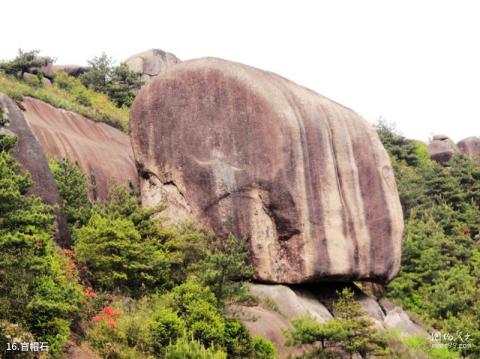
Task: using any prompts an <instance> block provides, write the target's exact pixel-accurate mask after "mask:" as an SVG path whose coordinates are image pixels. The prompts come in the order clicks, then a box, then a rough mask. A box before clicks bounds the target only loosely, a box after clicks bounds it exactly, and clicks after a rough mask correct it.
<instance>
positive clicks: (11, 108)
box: [0, 93, 70, 246]
mask: <svg viewBox="0 0 480 359" xmlns="http://www.w3.org/2000/svg"><path fill="white" fill-rule="evenodd" d="M0 106H1V107H2V108H3V112H4V115H5V116H6V117H7V118H8V120H9V123H8V125H7V126H6V127H5V129H4V131H5V133H6V134H13V135H15V136H16V137H17V146H16V148H15V150H14V152H13V155H14V157H15V158H16V159H17V161H18V162H20V164H21V165H22V166H23V168H24V169H25V170H27V171H28V172H30V174H31V176H32V180H33V186H32V187H31V188H30V191H29V192H30V194H32V195H36V196H38V197H40V198H41V199H42V200H43V201H44V202H45V203H47V204H50V205H57V206H61V204H62V200H61V198H60V195H59V194H58V190H57V185H56V182H55V179H54V178H53V175H52V173H51V172H50V168H49V166H48V161H47V158H46V156H45V154H44V153H43V150H42V146H41V145H40V144H39V143H38V141H37V139H36V138H35V135H34V134H33V132H32V130H31V128H30V126H29V125H28V123H27V121H26V120H25V118H24V115H23V112H22V111H21V110H20V108H18V106H17V104H16V103H15V102H14V101H12V100H11V99H10V98H9V97H8V96H6V95H4V94H2V93H0ZM55 214H56V217H57V220H56V222H57V231H56V238H55V239H56V241H57V243H59V244H60V245H62V246H68V245H70V235H69V233H68V228H67V222H66V220H65V217H64V215H63V214H62V212H61V211H60V210H57V211H56V213H55Z"/></svg>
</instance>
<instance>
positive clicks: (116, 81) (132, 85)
mask: <svg viewBox="0 0 480 359" xmlns="http://www.w3.org/2000/svg"><path fill="white" fill-rule="evenodd" d="M141 86H142V80H141V79H140V76H139V75H138V74H137V73H136V72H133V71H131V70H130V69H129V68H128V66H127V65H126V64H123V63H122V64H120V65H119V66H116V67H115V68H114V69H113V73H112V80H111V82H110V84H109V86H108V90H107V94H108V97H110V99H111V100H112V101H113V102H114V103H115V104H116V105H117V106H118V107H122V106H126V107H130V106H131V105H132V103H133V100H134V99H135V94H136V91H137V90H138V89H139V88H140V87H141Z"/></svg>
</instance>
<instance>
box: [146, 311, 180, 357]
mask: <svg viewBox="0 0 480 359" xmlns="http://www.w3.org/2000/svg"><path fill="white" fill-rule="evenodd" d="M150 330H151V332H152V335H151V338H152V346H153V349H154V351H155V352H156V353H163V352H164V349H165V347H167V346H168V345H169V344H170V343H175V342H176V341H177V339H178V338H180V337H181V336H182V334H183V333H184V332H185V322H184V321H183V320H182V319H181V318H179V317H178V315H177V313H175V312H174V311H173V310H171V309H169V308H163V309H160V310H158V311H156V312H155V313H154V315H153V324H152V325H151V329H150Z"/></svg>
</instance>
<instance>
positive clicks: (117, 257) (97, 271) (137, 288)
mask: <svg viewBox="0 0 480 359" xmlns="http://www.w3.org/2000/svg"><path fill="white" fill-rule="evenodd" d="M74 238H75V250H76V252H77V262H78V263H79V264H80V265H81V266H84V267H85V269H86V272H85V274H86V277H87V278H88V279H89V280H90V281H91V282H92V284H94V287H97V288H101V289H103V290H114V289H120V290H122V291H124V292H125V293H130V294H131V295H134V296H139V295H141V294H142V293H143V292H145V290H148V289H155V288H156V289H162V288H163V287H165V286H166V285H167V284H168V282H169V278H168V273H169V267H168V260H167V258H166V255H165V253H164V252H163V251H162V250H161V248H159V246H158V245H156V244H155V243H154V242H151V241H148V240H146V239H142V237H141V235H140V233H139V231H138V230H137V229H136V228H135V224H134V223H133V222H132V221H131V220H130V219H128V218H114V217H112V216H105V215H102V214H100V213H94V214H93V215H92V217H91V218H90V220H89V221H88V223H87V225H85V226H83V227H80V228H78V229H75V230H74Z"/></svg>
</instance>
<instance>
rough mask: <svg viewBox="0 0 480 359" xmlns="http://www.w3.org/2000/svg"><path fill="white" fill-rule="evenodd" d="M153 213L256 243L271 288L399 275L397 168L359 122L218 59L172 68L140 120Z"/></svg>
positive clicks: (139, 107) (291, 87)
mask: <svg viewBox="0 0 480 359" xmlns="http://www.w3.org/2000/svg"><path fill="white" fill-rule="evenodd" d="M130 116H131V136H132V145H133V149H134V155H135V159H136V162H137V164H138V167H139V168H140V171H141V174H142V181H141V195H142V202H143V204H144V205H145V206H154V205H156V204H158V203H159V202H163V203H166V204H167V205H168V209H167V211H166V212H164V215H166V216H169V217H171V218H173V219H174V220H176V221H177V222H179V221H182V220H192V219H193V220H196V221H199V222H200V223H201V224H203V225H205V226H208V227H210V228H212V229H213V230H214V231H215V233H216V234H217V235H219V236H222V237H223V236H226V235H228V234H229V233H233V234H235V235H236V236H238V237H241V238H244V239H245V240H246V243H247V246H248V249H249V252H250V260H251V263H252V264H253V266H254V268H255V278H256V279H257V280H259V281H264V282H271V283H306V282H318V281H335V280H353V279H364V280H371V281H376V282H382V283H383V282H387V281H389V280H391V279H392V278H393V277H394V276H395V275H396V273H397V272H398V269H399V265H400V242H401V236H402V231H403V217H402V209H401V206H400V201H399V198H398V194H397V188H396V184H395V180H394V177H393V171H392V168H391V165H390V162H389V158H388V156H387V153H386V152H385V149H384V148H383V146H382V144H381V142H380V140H379V139H378V136H377V134H376V132H375V130H374V129H373V128H372V126H371V125H370V124H369V123H367V122H366V121H365V120H364V119H362V118H361V117H360V116H359V115H358V114H356V113H355V112H354V111H352V110H350V109H348V108H346V107H344V106H342V105H339V104H337V103H335V102H334V101H331V100H329V99H328V98H326V97H323V96H321V95H319V94H317V93H315V92H313V91H311V90H309V89H307V88H304V87H302V86H299V85H297V84H295V83H293V82H291V81H289V80H287V79H285V78H283V77H281V76H278V75H276V74H273V73H271V72H266V71H263V70H259V69H256V68H253V67H250V66H246V65H242V64H238V63H234V62H230V61H225V60H221V59H216V58H203V59H197V60H190V61H185V62H182V63H179V64H177V65H175V66H172V67H169V68H167V69H166V71H164V72H162V73H161V74H159V75H158V76H157V77H156V78H155V79H154V80H153V81H151V82H150V83H149V84H148V85H147V86H145V87H144V88H143V89H142V90H141V91H140V92H139V94H138V96H137V98H136V100H135V102H134V104H133V106H132V110H131V115H130Z"/></svg>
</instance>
